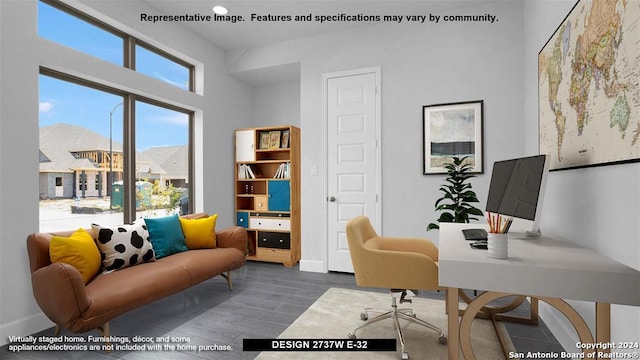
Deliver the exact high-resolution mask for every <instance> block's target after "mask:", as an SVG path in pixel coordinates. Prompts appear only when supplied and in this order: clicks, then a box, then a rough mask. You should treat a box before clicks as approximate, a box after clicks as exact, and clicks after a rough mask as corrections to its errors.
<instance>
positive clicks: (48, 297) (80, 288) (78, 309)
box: [31, 263, 89, 328]
mask: <svg viewBox="0 0 640 360" xmlns="http://www.w3.org/2000/svg"><path fill="white" fill-rule="evenodd" d="M31 285H32V287H33V295H34V297H35V299H36V302H37V303H38V306H40V309H42V312H44V313H45V314H46V315H47V317H49V319H50V320H51V321H53V322H55V323H56V324H58V325H62V326H63V327H65V328H69V327H70V325H71V324H72V323H73V322H74V321H75V320H77V319H78V318H80V317H81V316H82V314H83V313H84V312H85V311H86V310H87V309H88V307H89V300H88V299H87V295H86V293H85V285H84V281H83V280H82V276H81V275H80V272H79V271H78V269H76V268H75V267H73V266H72V265H69V264H65V263H53V264H51V265H49V266H45V267H42V268H40V269H38V270H36V271H34V272H33V273H32V274H31Z"/></svg>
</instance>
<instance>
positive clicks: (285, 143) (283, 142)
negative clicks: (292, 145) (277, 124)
mask: <svg viewBox="0 0 640 360" xmlns="http://www.w3.org/2000/svg"><path fill="white" fill-rule="evenodd" d="M280 148H282V149H288V148H289V130H283V131H282V135H281V139H280Z"/></svg>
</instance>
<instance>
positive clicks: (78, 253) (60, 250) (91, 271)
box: [49, 229, 100, 284]
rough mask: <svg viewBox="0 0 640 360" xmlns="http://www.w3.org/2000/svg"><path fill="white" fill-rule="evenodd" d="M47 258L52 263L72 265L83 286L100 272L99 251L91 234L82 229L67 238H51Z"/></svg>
mask: <svg viewBox="0 0 640 360" xmlns="http://www.w3.org/2000/svg"><path fill="white" fill-rule="evenodd" d="M49 257H50V259H51V262H52V263H56V262H59V263H67V264H69V265H73V266H74V267H75V268H76V269H78V271H79V272H80V275H82V280H84V283H85V284H86V283H88V282H89V280H91V279H92V278H93V277H94V276H95V275H96V274H97V273H98V271H100V251H99V250H98V247H97V246H96V243H95V242H94V241H93V237H92V236H91V234H89V233H88V232H87V231H86V230H84V229H78V230H77V231H76V232H74V233H73V234H71V236H69V237H63V236H53V237H52V238H51V242H50V243H49Z"/></svg>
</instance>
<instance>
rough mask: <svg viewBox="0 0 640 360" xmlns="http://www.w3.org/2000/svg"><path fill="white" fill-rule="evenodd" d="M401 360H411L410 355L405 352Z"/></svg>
mask: <svg viewBox="0 0 640 360" xmlns="http://www.w3.org/2000/svg"><path fill="white" fill-rule="evenodd" d="M400 358H401V359H402V360H409V353H408V352H403V353H402V356H400Z"/></svg>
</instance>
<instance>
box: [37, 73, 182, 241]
mask: <svg viewBox="0 0 640 360" xmlns="http://www.w3.org/2000/svg"><path fill="white" fill-rule="evenodd" d="M99 88H103V87H102V86H100V85H99V84H94V83H88V82H87V81H83V80H80V79H76V78H72V77H70V76H66V75H64V74H59V73H55V72H52V71H49V70H47V69H43V74H41V75H40V104H39V108H40V121H39V124H40V165H39V166H40V175H39V178H40V230H41V231H45V232H50V231H57V230H69V229H74V228H78V227H83V226H84V227H86V226H87V225H88V224H91V223H97V224H100V225H117V224H121V223H123V222H130V221H132V220H133V219H135V218H137V217H159V216H166V215H169V214H176V213H177V214H185V213H189V212H190V210H189V209H190V206H189V197H190V196H189V194H190V181H189V179H190V169H191V166H190V163H191V160H190V159H191V156H190V154H191V151H190V146H189V143H190V141H189V139H190V124H191V113H190V112H188V111H186V110H182V109H177V108H175V107H172V106H169V105H166V104H161V103H153V104H152V103H150V102H149V101H140V100H136V96H135V95H134V94H118V93H117V92H116V91H113V92H110V91H109V89H99ZM126 106H130V107H131V108H133V109H135V111H134V112H133V116H131V118H129V119H127V118H126V117H125V116H124V113H125V112H124V111H123V109H124V108H125V107H126ZM126 124H132V125H133V126H126ZM129 128H130V129H135V130H132V131H130V133H129V134H127V131H126V130H125V129H129ZM134 133H135V136H133V135H134ZM127 138H130V139H131V138H132V139H133V141H131V143H130V145H127V144H126V143H125V140H124V139H127ZM132 149H135V150H132ZM127 159H128V160H129V161H127ZM128 204H129V205H128ZM127 205H128V206H127ZM127 209H128V210H127Z"/></svg>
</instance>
